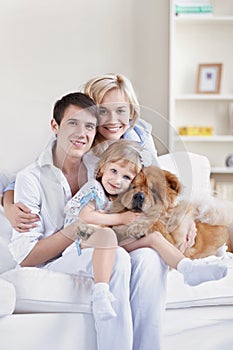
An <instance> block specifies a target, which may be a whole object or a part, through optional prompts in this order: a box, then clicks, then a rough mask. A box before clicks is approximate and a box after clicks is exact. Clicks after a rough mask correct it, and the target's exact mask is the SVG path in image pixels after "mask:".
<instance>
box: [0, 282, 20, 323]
mask: <svg viewBox="0 0 233 350" xmlns="http://www.w3.org/2000/svg"><path fill="white" fill-rule="evenodd" d="M15 302H16V293H15V287H14V285H13V284H12V283H10V282H8V281H6V280H4V279H3V278H0V317H1V316H6V315H10V314H12V313H13V312H14V309H15Z"/></svg>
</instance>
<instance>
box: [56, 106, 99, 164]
mask: <svg viewBox="0 0 233 350" xmlns="http://www.w3.org/2000/svg"><path fill="white" fill-rule="evenodd" d="M96 125H97V119H96V117H95V116H93V115H92V114H91V113H90V112H89V111H88V109H82V108H81V107H77V106H74V105H70V106H69V107H68V108H67V109H66V110H65V113H64V117H63V119H62V121H61V123H60V126H58V125H57V123H56V122H55V120H53V123H52V129H53V131H54V133H55V134H56V135H57V150H58V151H59V150H60V151H62V152H63V153H64V159H65V158H66V157H70V158H81V157H82V156H83V155H84V154H85V153H86V152H88V151H89V150H90V148H91V146H92V143H93V140H94V137H95V134H96Z"/></svg>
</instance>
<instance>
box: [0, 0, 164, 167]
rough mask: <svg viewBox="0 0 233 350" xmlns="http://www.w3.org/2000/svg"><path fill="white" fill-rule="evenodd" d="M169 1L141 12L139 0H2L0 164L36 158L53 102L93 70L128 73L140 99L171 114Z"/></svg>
mask: <svg viewBox="0 0 233 350" xmlns="http://www.w3.org/2000/svg"><path fill="white" fill-rule="evenodd" d="M167 3H168V1H164V0H159V1H153V0H150V1H149V0H146V1H144V2H143V8H144V11H143V14H144V17H142V16H141V14H142V13H141V10H142V8H141V6H142V5H141V4H140V2H139V1H137V0H128V1H125V0H111V1H109V0H98V1H92V0H85V1H84V0H83V1H81V0H66V1H65V0H47V1H46V2H41V1H39V0H8V1H6V0H5V1H2V2H1V11H0V47H1V55H0V77H1V78H0V95H1V102H0V118H1V119H0V120H1V135H0V168H1V169H7V170H11V171H12V170H13V171H17V170H18V169H20V168H22V167H23V166H25V165H27V164H28V163H30V162H31V161H32V160H34V159H35V157H36V155H37V154H38V153H39V152H40V150H41V148H42V147H43V145H44V144H45V143H46V141H47V139H48V136H49V135H50V128H49V121H50V118H51V112H52V107H53V104H54V102H55V101H56V100H57V99H58V98H60V97H61V96H62V95H64V94H65V93H68V92H70V91H75V90H77V89H79V88H80V86H81V85H82V84H83V83H84V82H85V81H86V80H88V79H89V78H91V77H92V76H95V75H99V74H102V73H107V72H121V73H123V74H125V75H127V76H128V77H129V78H130V79H131V80H132V81H133V83H134V85H135V89H136V91H137V93H138V95H139V99H140V102H141V103H142V104H143V105H147V106H149V107H152V108H156V109H158V110H159V111H160V112H161V113H162V114H163V113H164V114H166V113H167V98H168V96H167V91H168V87H167V74H168V72H167V68H168V67H167V60H168V57H165V56H167V46H168V40H167V39H168V38H167V31H168V28H166V27H167V19H166V16H167V18H168V13H167V12H166V11H167ZM164 5H166V6H164ZM152 10H153V12H154V15H153V12H152ZM161 14H162V16H161ZM156 18H157V19H156ZM164 18H165V20H164ZM158 21H159V22H161V23H160V24H159V22H158ZM146 27H148V28H147V29H148V30H149V33H148V34H146V35H147V38H148V40H147V41H145V42H144V40H143V35H142V32H143V30H144V29H145V28H146ZM164 35H165V36H166V38H165V39H163V40H162V37H163V36H164ZM152 88H153V89H152ZM166 90H167V91H166Z"/></svg>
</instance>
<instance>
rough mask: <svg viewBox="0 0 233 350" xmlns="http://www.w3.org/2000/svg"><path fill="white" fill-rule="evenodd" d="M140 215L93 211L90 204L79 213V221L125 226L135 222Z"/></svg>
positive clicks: (129, 212) (130, 212)
mask: <svg viewBox="0 0 233 350" xmlns="http://www.w3.org/2000/svg"><path fill="white" fill-rule="evenodd" d="M140 215H141V214H140V213H134V212H132V211H126V212H124V213H116V214H107V213H102V212H99V211H97V210H95V209H94V208H93V207H92V206H91V205H90V204H88V205H86V206H85V207H84V208H83V209H82V210H81V211H80V213H79V219H80V221H83V222H85V223H87V224H94V225H105V226H115V225H126V224H129V223H131V222H133V221H134V220H136V219H137V218H138V217H139V216H140Z"/></svg>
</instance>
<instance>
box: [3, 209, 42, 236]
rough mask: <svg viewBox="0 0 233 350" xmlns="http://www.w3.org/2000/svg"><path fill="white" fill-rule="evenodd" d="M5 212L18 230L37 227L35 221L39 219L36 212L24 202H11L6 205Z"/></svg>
mask: <svg viewBox="0 0 233 350" xmlns="http://www.w3.org/2000/svg"><path fill="white" fill-rule="evenodd" d="M5 214H6V217H7V219H8V220H9V221H10V223H11V225H12V227H13V228H14V229H15V230H16V231H18V232H21V233H22V232H28V231H29V230H30V229H31V228H33V227H36V226H37V224H35V222H37V221H39V218H38V216H37V215H36V214H32V213H31V210H30V209H29V208H28V207H27V206H26V205H24V204H23V203H15V204H10V205H9V206H7V207H5Z"/></svg>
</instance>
